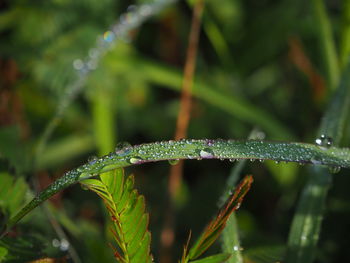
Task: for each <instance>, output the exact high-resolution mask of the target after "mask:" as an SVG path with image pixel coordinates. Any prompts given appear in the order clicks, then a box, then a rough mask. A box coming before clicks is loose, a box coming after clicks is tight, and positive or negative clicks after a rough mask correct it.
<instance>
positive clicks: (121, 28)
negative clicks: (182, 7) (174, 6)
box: [73, 0, 175, 76]
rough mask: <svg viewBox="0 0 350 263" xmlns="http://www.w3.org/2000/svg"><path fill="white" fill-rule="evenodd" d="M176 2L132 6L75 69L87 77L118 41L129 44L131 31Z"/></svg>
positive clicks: (161, 1) (164, 1)
mask: <svg viewBox="0 0 350 263" xmlns="http://www.w3.org/2000/svg"><path fill="white" fill-rule="evenodd" d="M173 2H175V0H158V1H155V2H153V3H150V4H142V5H139V6H136V5H131V6H129V7H128V8H127V11H126V12H125V13H124V14H122V15H121V16H120V18H119V21H118V22H117V23H116V24H114V25H112V26H111V27H110V28H109V30H107V31H106V32H104V33H103V34H102V35H100V36H98V37H97V39H96V46H95V47H94V48H91V49H90V50H89V53H88V56H87V58H85V59H84V60H83V59H76V60H74V61H73V68H74V69H75V70H76V71H77V72H78V73H79V74H80V75H81V76H85V75H87V74H88V73H89V72H90V71H92V70H95V69H96V68H97V66H98V62H99V60H100V59H101V58H102V57H103V56H104V55H105V53H106V52H107V51H108V50H109V49H111V48H113V47H114V46H115V44H116V43H117V41H118V40H121V41H124V42H129V41H130V38H129V34H130V31H131V30H133V29H135V28H137V27H139V26H140V25H141V24H142V23H143V22H144V21H145V20H146V19H148V18H149V17H151V16H153V15H155V14H157V13H159V12H160V11H161V10H163V9H164V8H165V7H166V6H168V5H169V4H171V3H173Z"/></svg>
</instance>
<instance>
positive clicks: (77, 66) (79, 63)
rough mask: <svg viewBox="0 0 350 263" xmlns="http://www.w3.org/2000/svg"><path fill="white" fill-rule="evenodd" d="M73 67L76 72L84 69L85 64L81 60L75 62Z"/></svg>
mask: <svg viewBox="0 0 350 263" xmlns="http://www.w3.org/2000/svg"><path fill="white" fill-rule="evenodd" d="M73 67H74V69H76V70H81V69H83V67H84V62H83V61H82V60H81V59H76V60H74V61H73Z"/></svg>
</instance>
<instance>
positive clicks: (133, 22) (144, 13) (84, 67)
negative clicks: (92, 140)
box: [45, 0, 176, 137]
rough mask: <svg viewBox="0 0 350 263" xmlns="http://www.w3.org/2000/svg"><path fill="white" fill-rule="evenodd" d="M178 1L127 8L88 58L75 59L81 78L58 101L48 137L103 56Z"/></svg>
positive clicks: (170, 0) (101, 36) (100, 36)
mask: <svg viewBox="0 0 350 263" xmlns="http://www.w3.org/2000/svg"><path fill="white" fill-rule="evenodd" d="M175 1H176V0H157V1H154V2H152V3H148V4H142V5H139V6H135V5H132V6H129V7H128V8H127V11H126V12H125V13H124V14H122V15H121V16H120V18H119V20H118V21H117V23H115V24H113V25H112V26H111V27H110V28H109V29H108V30H107V31H106V32H104V33H103V34H102V35H99V36H98V37H97V39H96V45H95V47H93V48H91V49H90V50H89V52H88V55H87V56H86V58H84V59H80V58H77V59H75V60H74V61H73V63H72V64H73V69H75V71H76V72H77V79H76V80H75V81H73V82H72V83H70V84H69V85H68V86H67V88H66V89H65V92H64V94H63V96H62V98H61V99H60V101H59V103H58V107H57V110H56V116H55V118H54V121H52V123H51V124H50V125H48V127H47V128H46V131H45V133H47V135H46V136H47V137H49V136H50V134H51V133H52V131H53V129H54V128H55V125H56V124H55V123H57V122H58V121H57V119H60V118H61V117H62V116H63V113H64V112H65V110H66V109H67V108H68V106H69V105H70V103H71V102H72V101H73V100H74V99H75V98H76V97H77V96H78V94H79V93H80V92H81V91H82V89H83V87H84V85H85V82H86V80H87V77H88V75H89V73H90V72H92V71H93V70H95V69H96V68H97V67H98V63H99V61H100V60H101V59H102V57H103V56H104V55H105V54H106V53H107V52H108V51H109V50H110V49H111V48H113V47H114V46H115V45H116V44H117V42H118V41H124V42H129V41H130V39H129V35H130V31H131V30H133V29H135V28H137V27H138V26H140V25H141V24H142V23H143V22H144V21H146V20H147V19H148V18H150V17H151V16H153V15H155V14H158V13H159V12H160V11H162V10H163V9H164V8H165V7H167V6H168V5H170V4H171V3H173V2H175Z"/></svg>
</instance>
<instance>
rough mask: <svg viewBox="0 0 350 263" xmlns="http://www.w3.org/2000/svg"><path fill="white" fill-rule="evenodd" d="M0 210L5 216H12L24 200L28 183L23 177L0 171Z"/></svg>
mask: <svg viewBox="0 0 350 263" xmlns="http://www.w3.org/2000/svg"><path fill="white" fill-rule="evenodd" d="M0 185H1V191H0V210H1V213H2V214H4V215H6V217H8V218H9V217H12V216H13V215H14V214H15V213H16V212H17V211H18V210H19V209H20V208H22V206H23V205H24V203H25V201H26V195H27V193H28V185H27V184H26V182H25V181H24V179H23V177H20V178H15V177H14V176H11V175H10V174H8V173H5V172H2V173H0Z"/></svg>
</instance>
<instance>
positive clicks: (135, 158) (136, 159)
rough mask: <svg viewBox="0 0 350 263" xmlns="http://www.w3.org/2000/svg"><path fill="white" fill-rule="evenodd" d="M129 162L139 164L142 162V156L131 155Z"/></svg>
mask: <svg viewBox="0 0 350 263" xmlns="http://www.w3.org/2000/svg"><path fill="white" fill-rule="evenodd" d="M129 162H130V163H131V164H138V163H141V162H142V158H140V157H138V156H136V157H131V158H130V160H129Z"/></svg>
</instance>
